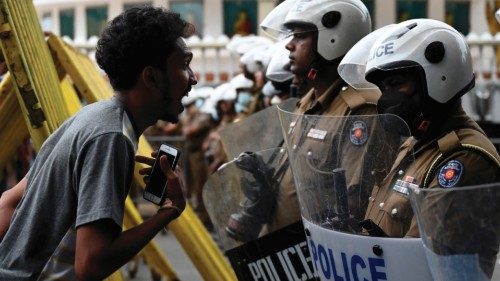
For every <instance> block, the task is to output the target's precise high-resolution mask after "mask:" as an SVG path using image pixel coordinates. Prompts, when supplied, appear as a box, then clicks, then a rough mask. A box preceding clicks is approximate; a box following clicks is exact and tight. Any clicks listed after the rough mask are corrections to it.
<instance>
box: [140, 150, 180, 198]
mask: <svg viewBox="0 0 500 281" xmlns="http://www.w3.org/2000/svg"><path fill="white" fill-rule="evenodd" d="M162 155H167V159H168V163H170V167H171V168H172V170H174V169H175V165H177V161H178V159H179V155H180V152H179V150H178V149H177V148H175V147H173V146H171V145H168V144H162V145H161V146H160V149H159V150H158V155H157V156H156V159H155V163H154V164H153V169H152V170H151V174H150V175H149V183H148V184H146V188H145V189H144V193H143V197H144V199H146V200H148V201H150V202H153V203H155V204H157V205H160V204H161V201H162V199H163V197H164V196H165V191H166V190H167V184H168V181H167V177H166V176H165V174H164V173H163V171H162V170H161V167H160V157H161V156H162Z"/></svg>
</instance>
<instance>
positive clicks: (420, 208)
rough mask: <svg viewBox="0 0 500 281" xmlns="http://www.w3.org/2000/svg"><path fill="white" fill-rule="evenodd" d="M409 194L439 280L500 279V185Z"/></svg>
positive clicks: (441, 189) (431, 266)
mask: <svg viewBox="0 0 500 281" xmlns="http://www.w3.org/2000/svg"><path fill="white" fill-rule="evenodd" d="M410 191H411V192H410V198H411V204H412V208H413V210H414V213H415V215H416V217H417V223H418V228H419V231H420V235H421V237H422V240H423V243H424V249H425V254H426V257H427V262H428V264H429V267H430V269H431V273H432V277H433V278H434V280H438V281H439V280H447V281H455V280H476V281H483V280H500V259H498V256H497V255H498V252H499V241H500V183H494V184H488V185H481V186H470V187H454V188H439V187H437V188H432V187H430V188H428V189H410Z"/></svg>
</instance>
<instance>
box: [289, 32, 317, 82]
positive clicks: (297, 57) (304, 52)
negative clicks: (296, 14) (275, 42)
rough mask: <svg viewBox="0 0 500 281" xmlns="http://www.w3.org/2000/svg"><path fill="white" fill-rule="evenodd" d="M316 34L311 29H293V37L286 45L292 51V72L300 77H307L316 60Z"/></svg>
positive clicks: (290, 56)
mask: <svg viewBox="0 0 500 281" xmlns="http://www.w3.org/2000/svg"><path fill="white" fill-rule="evenodd" d="M314 38H315V36H314V32H312V31H310V29H306V28H301V27H296V28H294V29H293V37H292V39H291V40H290V42H288V44H286V46H285V47H286V49H287V50H289V51H290V55H289V58H290V70H291V71H292V73H293V74H295V75H298V76H305V75H307V72H308V71H309V68H310V67H311V64H312V62H313V59H314V48H313V47H314V45H313V44H314V43H315V42H314Z"/></svg>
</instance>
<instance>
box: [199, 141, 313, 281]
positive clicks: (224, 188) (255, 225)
mask: <svg viewBox="0 0 500 281" xmlns="http://www.w3.org/2000/svg"><path fill="white" fill-rule="evenodd" d="M285 154H286V151H285V149H284V148H274V149H268V150H264V151H259V152H245V153H242V154H240V155H239V156H238V157H237V158H236V159H234V160H233V161H231V162H228V163H226V164H224V165H223V166H221V167H220V168H219V170H218V171H216V172H215V173H214V174H213V175H211V176H210V177H209V178H208V181H207V182H206V184H205V186H204V188H203V198H204V202H205V206H206V208H207V211H208V214H209V216H210V219H211V220H212V223H213V225H214V229H215V231H216V233H217V235H218V237H219V245H220V246H221V247H222V248H223V250H225V253H226V255H227V256H228V259H229V261H230V262H231V265H232V267H233V269H234V271H235V273H236V275H237V276H238V279H239V280H313V279H314V275H313V269H312V264H311V262H310V257H309V251H308V250H307V243H306V240H305V235H304V230H303V226H302V223H300V221H299V222H298V223H296V224H292V225H289V226H286V227H284V228H281V229H279V230H277V231H274V232H271V233H266V234H265V235H264V232H263V229H264V225H265V224H267V223H268V222H270V220H271V219H272V216H273V215H274V212H275V209H276V206H277V202H276V201H277V197H278V196H279V184H278V182H277V181H278V176H277V175H278V174H279V173H278V170H279V168H280V167H281V165H283V163H284V162H283V160H284V159H286V157H285ZM294 278H295V279H294ZM297 278H298V279H297Z"/></svg>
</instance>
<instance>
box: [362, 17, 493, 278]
mask: <svg viewBox="0 0 500 281" xmlns="http://www.w3.org/2000/svg"><path fill="white" fill-rule="evenodd" d="M365 77H366V80H368V81H369V82H372V83H374V84H376V85H377V86H378V87H379V88H380V90H381V91H382V96H381V98H380V100H379V101H378V106H377V109H378V112H379V113H391V114H395V115H398V116H400V117H401V118H402V119H404V120H405V121H406V123H407V124H408V125H409V128H410V130H411V133H412V137H410V138H409V139H408V140H407V141H406V142H405V143H404V144H403V145H402V147H401V148H400V152H399V155H398V157H397V160H396V161H395V163H394V165H393V167H392V169H391V171H390V173H389V174H388V176H387V177H386V178H385V179H384V180H383V182H382V183H381V185H380V186H376V187H375V188H374V189H373V191H372V194H371V197H370V199H369V201H370V202H369V206H368V210H367V213H366V219H370V220H372V221H373V222H374V223H375V224H377V225H378V226H379V227H380V228H381V229H382V230H383V232H385V234H386V235H388V236H391V237H405V236H410V237H419V231H418V228H417V225H416V221H415V218H414V216H413V212H412V210H411V206H410V201H409V197H408V194H409V192H408V186H409V185H413V187H419V188H457V187H459V186H469V185H478V184H484V183H491V182H498V181H500V157H499V155H498V153H497V151H496V150H495V147H494V146H493V145H492V143H491V142H490V141H489V139H488V138H487V136H486V135H485V133H484V132H483V131H482V130H481V128H480V127H479V126H478V125H477V124H476V123H475V122H474V121H473V120H472V119H471V118H470V117H469V116H467V114H465V112H464V111H463V109H462V106H461V99H460V97H461V96H462V95H464V94H465V93H467V92H468V91H469V90H470V89H471V88H473V87H474V81H475V77H474V74H473V70H472V65H471V56H470V52H469V48H468V46H467V44H466V42H465V40H464V38H463V36H462V35H460V34H459V33H458V32H457V31H456V30H455V29H453V28H452V27H450V26H448V25H446V24H444V23H442V22H439V21H435V20H430V19H417V20H410V21H405V22H402V23H400V24H398V25H397V26H395V27H394V28H392V29H390V30H389V31H387V32H386V33H384V34H383V35H382V36H381V37H380V39H379V40H378V41H377V43H376V44H375V45H374V46H373V48H372V49H371V51H370V58H369V59H368V63H367V65H366V72H365ZM411 159H414V161H412V160H411ZM450 208H451V207H450ZM454 212H455V213H454ZM450 215H452V216H455V215H458V216H460V210H457V209H453V210H452V209H450ZM478 239H480V238H478ZM497 245H498V244H497ZM497 245H496V246H492V250H493V252H494V253H496V251H498V246H497ZM490 270H491V268H490Z"/></svg>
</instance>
